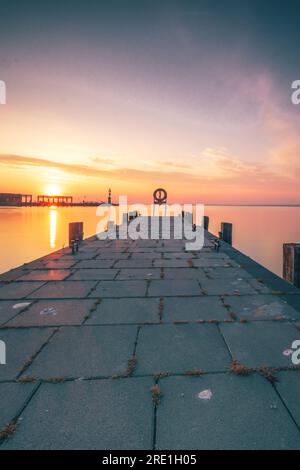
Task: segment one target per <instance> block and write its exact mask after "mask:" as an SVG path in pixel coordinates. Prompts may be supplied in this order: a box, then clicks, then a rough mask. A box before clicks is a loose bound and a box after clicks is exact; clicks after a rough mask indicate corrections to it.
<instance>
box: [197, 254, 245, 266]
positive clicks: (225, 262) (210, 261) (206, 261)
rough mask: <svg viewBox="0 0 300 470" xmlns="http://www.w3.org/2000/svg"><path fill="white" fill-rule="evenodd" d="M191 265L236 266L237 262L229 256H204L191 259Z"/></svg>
mask: <svg viewBox="0 0 300 470" xmlns="http://www.w3.org/2000/svg"><path fill="white" fill-rule="evenodd" d="M193 265H194V266H195V267H198V268H234V267H236V268H238V267H239V266H238V264H237V263H236V262H235V261H233V260H231V259H230V258H228V259H227V258H226V259H224V258H220V259H219V258H211V257H208V258H204V257H201V258H199V259H193Z"/></svg>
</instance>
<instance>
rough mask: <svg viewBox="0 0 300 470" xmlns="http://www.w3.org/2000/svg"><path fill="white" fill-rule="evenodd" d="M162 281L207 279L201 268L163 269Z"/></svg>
mask: <svg viewBox="0 0 300 470" xmlns="http://www.w3.org/2000/svg"><path fill="white" fill-rule="evenodd" d="M164 279H199V280H200V282H201V280H202V279H207V277H206V274H205V272H204V271H203V269H201V268H177V269H174V268H164Z"/></svg>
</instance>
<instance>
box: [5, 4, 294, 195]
mask: <svg viewBox="0 0 300 470" xmlns="http://www.w3.org/2000/svg"><path fill="white" fill-rule="evenodd" d="M297 3H298V2H296V1H293V0H289V1H288V2H284V1H277V0H273V1H272V2H271V1H264V2H263V1H261V0H259V1H256V0H251V1H243V0H239V1H234V0H230V1H229V0H227V1H225V0H219V1H214V2H212V1H211V0H209V1H201V0H199V1H188V0H184V1H168V0H165V1H155V0H152V1H130V0H128V1H124V0H123V1H121V0H120V1H114V0H110V1H101V0H100V1H91V0H88V1H76V0H72V1H64V2H63V5H61V2H58V1H53V0H52V1H51V2H50V1H49V2H48V1H43V2H34V1H26V2H24V1H19V2H16V1H13V0H12V1H10V2H5V4H4V3H3V2H1V11H0V79H1V80H4V81H5V82H6V86H7V104H6V105H1V106H0V171H1V185H0V192H25V193H30V194H34V195H36V194H44V193H46V192H49V191H52V192H55V191H56V190H57V191H58V192H60V193H61V194H67V195H69V194H70V195H74V196H76V197H77V198H79V199H82V198H83V197H84V196H85V197H86V198H87V199H98V200H100V199H104V198H106V197H107V189H108V188H109V187H111V188H112V191H113V196H114V198H116V197H117V195H118V194H127V195H128V196H129V200H130V201H131V202H144V201H146V202H147V201H150V200H151V195H152V192H153V190H154V189H155V188H156V187H158V186H162V187H165V188H166V189H167V190H168V193H169V195H170V200H171V201H172V202H175V201H176V202H203V203H224V204H225V203H300V195H299V177H300V132H299V130H300V105H299V106H295V105H293V104H292V102H291V83H292V82H293V81H294V80H296V79H300V69H299V44H300V28H299V9H300V7H299V6H297Z"/></svg>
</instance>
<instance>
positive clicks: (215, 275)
mask: <svg viewBox="0 0 300 470" xmlns="http://www.w3.org/2000/svg"><path fill="white" fill-rule="evenodd" d="M204 269H205V272H206V274H207V275H208V277H209V278H210V279H224V278H225V279H233V280H238V279H251V278H252V276H251V274H249V273H248V272H247V271H246V270H245V269H242V268H228V267H227V268H226V267H225V268H224V267H216V268H204Z"/></svg>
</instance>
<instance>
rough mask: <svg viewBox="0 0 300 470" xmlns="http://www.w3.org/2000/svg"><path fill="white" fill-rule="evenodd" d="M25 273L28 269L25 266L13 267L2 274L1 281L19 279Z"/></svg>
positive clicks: (0, 275)
mask: <svg viewBox="0 0 300 470" xmlns="http://www.w3.org/2000/svg"><path fill="white" fill-rule="evenodd" d="M24 273H26V270H25V268H24V267H23V266H21V267H19V268H16V269H11V270H10V271H7V272H6V273H2V274H0V281H6V282H7V281H15V280H16V279H19V277H21V276H22V275H23V274H24Z"/></svg>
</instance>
